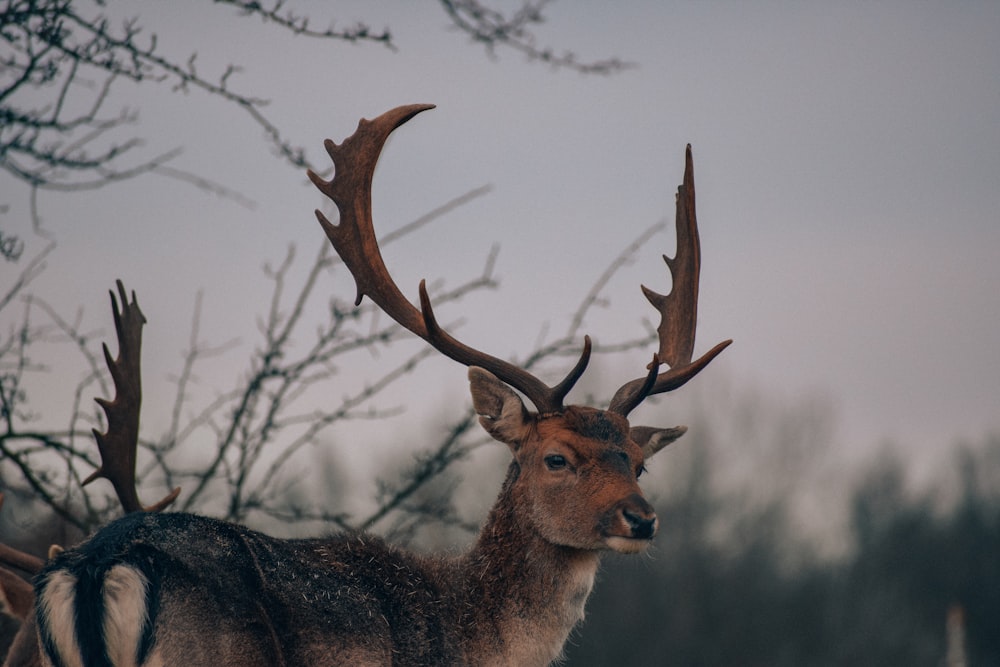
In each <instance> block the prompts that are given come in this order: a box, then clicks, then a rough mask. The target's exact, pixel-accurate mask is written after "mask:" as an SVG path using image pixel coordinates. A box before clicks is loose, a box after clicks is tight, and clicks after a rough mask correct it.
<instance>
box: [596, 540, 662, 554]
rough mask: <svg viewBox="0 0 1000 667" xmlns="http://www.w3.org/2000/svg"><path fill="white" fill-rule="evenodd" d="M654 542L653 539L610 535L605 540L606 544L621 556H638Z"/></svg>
mask: <svg viewBox="0 0 1000 667" xmlns="http://www.w3.org/2000/svg"><path fill="white" fill-rule="evenodd" d="M652 542H653V539H652V537H622V536H620V535H609V536H608V537H605V538H604V544H606V545H607V547H608V548H609V549H611V550H612V551H617V552H618V553H620V554H638V553H642V552H643V551H645V550H646V549H647V548H648V547H649V545H650V544H651V543H652Z"/></svg>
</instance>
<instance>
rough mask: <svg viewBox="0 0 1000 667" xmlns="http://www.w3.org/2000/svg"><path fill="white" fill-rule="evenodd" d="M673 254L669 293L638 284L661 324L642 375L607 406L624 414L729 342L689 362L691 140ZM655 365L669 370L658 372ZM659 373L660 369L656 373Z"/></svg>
mask: <svg viewBox="0 0 1000 667" xmlns="http://www.w3.org/2000/svg"><path fill="white" fill-rule="evenodd" d="M676 228H677V254H676V255H675V256H674V257H673V258H670V257H667V256H666V255H664V256H663V261H665V262H666V263H667V267H668V268H669V269H670V277H671V281H672V283H673V284H672V287H671V290H670V294H667V295H663V294H657V293H656V292H654V291H653V290H651V289H649V288H647V287H646V286H645V285H643V286H642V291H643V293H644V294H645V295H646V298H647V299H649V302H650V303H651V304H653V307H654V308H656V309H657V310H658V311H660V326H658V327H657V329H656V331H657V333H658V334H659V338H660V349H659V351H658V352H657V353H656V354H654V355H653V362H652V363H651V364H650V365H649V367H648V368H649V373H648V374H647V376H646V377H641V378H636V379H635V380H632V381H631V382H627V383H626V384H624V385H623V386H622V387H621V388H620V389H619V390H618V391H617V392H615V395H614V398H612V399H611V405H610V406H609V408H608V409H609V410H610V411H612V412H617V413H618V414H621V415H628V413H629V412H631V411H632V410H633V409H634V408H635V407H636V406H638V405H639V404H640V403H641V402H642V401H643V399H645V398H646V397H647V396H649V395H651V394H660V393H663V392H665V391H672V390H674V389H677V388H678V387H680V386H681V385H683V384H684V383H685V382H687V381H688V380H690V379H691V378H693V377H694V376H695V375H697V374H698V372H699V371H701V369H703V368H704V367H705V366H707V365H708V363H709V362H710V361H712V359H714V358H715V357H716V356H718V354H719V353H720V352H722V351H723V350H724V349H726V347H728V346H729V344H730V343H732V342H733V341H732V340H725V341H722V342H721V343H719V344H718V345H716V346H715V347H713V348H712V349H711V350H709V351H708V352H706V353H705V354H704V355H702V356H701V358H699V359H698V360H697V361H694V362H692V361H691V357H692V355H693V353H694V336H695V328H696V327H697V324H698V274H699V271H700V269H701V242H700V241H699V239H698V219H697V216H696V215H695V200H694V160H693V159H692V158H691V145H690V144H688V147H687V151H686V152H685V164H684V181H683V183H682V184H681V185H680V187H678V188H677V221H676ZM660 364H667V366H669V370H667V371H665V372H663V373H659V367H660ZM658 373H659V374H658Z"/></svg>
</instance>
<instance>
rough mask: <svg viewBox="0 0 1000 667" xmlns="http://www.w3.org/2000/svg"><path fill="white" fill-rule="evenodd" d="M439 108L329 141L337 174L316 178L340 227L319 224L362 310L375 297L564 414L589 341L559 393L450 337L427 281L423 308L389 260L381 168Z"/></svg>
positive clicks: (411, 325)
mask: <svg viewBox="0 0 1000 667" xmlns="http://www.w3.org/2000/svg"><path fill="white" fill-rule="evenodd" d="M433 108H434V105H433V104H411V105H408V106H401V107H397V108H395V109H392V110H390V111H387V112H386V113H384V114H382V115H381V116H379V117H377V118H375V119H373V120H366V119H362V120H361V122H360V123H358V129H357V131H356V132H355V133H354V134H353V135H351V136H350V137H348V138H347V139H345V140H344V141H343V143H341V144H339V145H338V144H336V143H334V142H333V141H330V140H329V139H328V140H326V141H325V142H324V146H325V147H326V151H327V153H329V155H330V158H331V159H332V160H333V165H334V176H333V178H332V179H331V180H329V181H327V180H324V179H323V178H321V177H320V176H318V175H317V174H316V173H314V172H313V171H311V170H310V171H309V172H308V176H309V180H311V181H312V182H313V184H314V185H315V186H316V187H317V188H318V189H319V190H320V192H322V193H323V194H324V195H326V196H327V197H329V198H330V199H331V200H333V202H334V203H335V204H336V205H337V209H338V210H339V211H340V221H339V224H336V225H334V224H333V223H331V222H330V221H329V220H328V219H327V218H326V216H325V215H323V213H322V212H320V211H318V210H317V211H316V218H317V219H318V220H319V223H320V225H322V227H323V231H324V232H326V235H327V237H328V238H329V239H330V242H331V243H332V244H333V247H334V249H335V250H336V251H337V254H339V255H340V257H341V259H343V260H344V264H346V265H347V268H348V269H349V270H350V272H351V274H352V275H353V276H354V281H355V283H356V285H357V298H356V300H355V305H358V304H360V303H361V299H362V298H363V297H365V296H367V297H369V298H370V299H371V300H372V301H374V302H375V304H376V305H378V306H379V308H381V309H382V310H383V311H385V312H386V314H388V315H389V316H390V317H392V318H393V319H394V320H395V321H396V322H398V323H399V324H401V325H402V326H404V327H405V328H406V329H409V330H410V331H411V332H413V333H414V334H416V335H417V336H420V337H421V338H423V339H424V340H425V341H427V342H428V343H430V344H431V345H432V346H433V347H434V348H435V349H437V350H438V351H439V352H441V353H442V354H444V355H445V356H447V357H449V358H451V359H454V360H455V361H457V362H459V363H460V364H463V365H465V366H480V367H482V368H485V369H486V370H488V371H490V372H491V373H493V374H494V375H496V376H497V377H498V378H500V379H501V380H503V381H504V382H506V383H507V384H509V385H510V386H512V387H514V388H515V389H517V390H519V391H521V392H522V393H523V394H524V395H525V396H527V397H528V399H529V400H530V401H531V402H532V403H533V404H534V405H535V408H536V409H538V410H539V411H540V412H555V411H558V410H560V409H561V408H562V401H563V399H564V398H565V396H566V394H567V393H569V390H570V389H571V388H572V386H573V383H575V382H576V380H577V379H579V377H580V374H582V372H583V368H584V367H586V365H587V360H588V359H589V356H590V343H589V340H588V341H587V342H586V343H585V346H584V351H583V354H582V355H581V358H580V361H579V362H577V367H575V368H574V369H573V370H572V371H571V372H570V374H569V375H568V376H567V377H566V379H565V380H563V381H562V382H560V383H559V384H558V385H556V386H555V387H549V386H547V385H546V384H545V383H543V382H542V381H541V380H539V379H538V378H536V377H535V376H534V375H532V374H531V373H528V372H527V371H526V370H524V369H522V368H519V367H518V366H515V365H514V364H511V363H509V362H506V361H504V360H502V359H499V358H497V357H493V356H491V355H489V354H486V353H485V352H481V351H479V350H476V349H473V348H471V347H468V346H467V345H465V344H463V343H461V342H460V341H458V340H456V339H455V338H453V337H452V336H451V335H449V334H448V333H447V332H446V331H444V329H442V328H441V327H440V326H439V325H438V323H437V320H436V318H435V317H434V311H433V309H432V308H431V302H430V298H429V297H428V296H427V288H426V285H425V283H424V282H423V281H421V283H420V290H419V292H420V309H419V310H418V309H417V308H416V307H415V306H414V305H413V304H411V303H410V301H409V300H408V299H407V298H406V297H404V296H403V294H402V292H401V291H400V290H399V287H398V286H397V285H396V283H395V281H394V280H393V279H392V276H390V275H389V271H388V269H387V268H386V266H385V262H384V261H383V259H382V253H381V252H380V251H379V247H378V240H377V238H376V236H375V229H374V223H373V220H372V204H371V191H372V178H373V175H374V173H375V165H376V163H377V162H378V158H379V156H380V154H381V152H382V147H383V146H384V145H385V142H386V140H387V139H388V138H389V135H390V134H391V133H392V132H393V130H395V129H396V128H397V127H399V126H400V125H402V124H403V123H405V122H407V121H408V120H410V119H411V118H413V117H414V116H416V115H417V114H418V113H421V112H423V111H426V110H428V109H433Z"/></svg>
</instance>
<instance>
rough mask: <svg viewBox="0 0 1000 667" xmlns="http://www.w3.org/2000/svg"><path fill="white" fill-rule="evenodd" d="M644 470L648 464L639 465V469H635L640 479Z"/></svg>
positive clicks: (636, 475) (637, 477)
mask: <svg viewBox="0 0 1000 667" xmlns="http://www.w3.org/2000/svg"><path fill="white" fill-rule="evenodd" d="M644 472H646V466H639V469H638V470H636V471H635V478H636V479H639V478H640V477H642V473H644Z"/></svg>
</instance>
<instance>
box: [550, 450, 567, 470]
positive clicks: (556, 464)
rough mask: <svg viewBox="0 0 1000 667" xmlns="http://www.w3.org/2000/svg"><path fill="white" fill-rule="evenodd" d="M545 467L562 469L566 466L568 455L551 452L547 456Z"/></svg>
mask: <svg viewBox="0 0 1000 667" xmlns="http://www.w3.org/2000/svg"><path fill="white" fill-rule="evenodd" d="M545 467H546V468H548V469H549V470H562V469H564V468H565V467H566V457H565V456H563V455H561V454H549V455H548V456H546V457H545Z"/></svg>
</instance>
